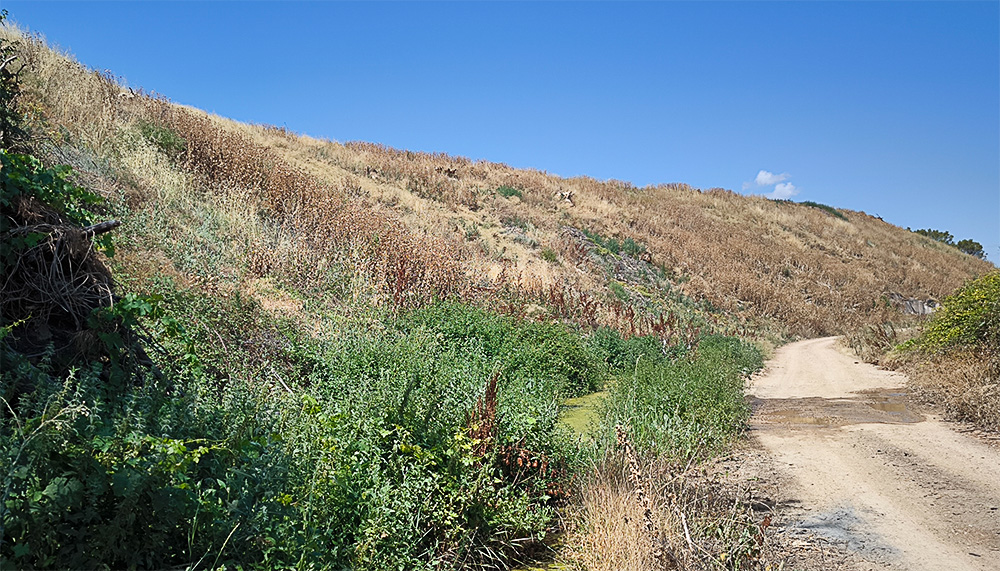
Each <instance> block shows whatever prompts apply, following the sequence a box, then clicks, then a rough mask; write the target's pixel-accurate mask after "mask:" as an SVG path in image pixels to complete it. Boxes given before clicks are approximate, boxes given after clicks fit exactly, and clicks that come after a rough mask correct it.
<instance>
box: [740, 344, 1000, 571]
mask: <svg viewBox="0 0 1000 571" xmlns="http://www.w3.org/2000/svg"><path fill="white" fill-rule="evenodd" d="M905 385H906V377H905V376H903V375H900V374H898V373H892V372H889V371H884V370H880V369H878V368H876V367H874V366H872V365H868V364H865V363H860V362H858V360H857V359H856V358H854V357H852V356H851V355H850V354H849V353H848V352H847V351H846V350H844V349H843V348H841V347H839V345H838V344H837V339H836V338H832V337H830V338H824V339H810V340H807V341H801V342H798V343H792V344H790V345H787V346H784V347H782V348H780V349H779V350H778V352H777V354H776V356H775V358H774V359H773V360H772V361H771V362H770V363H769V364H768V367H767V369H766V370H765V371H764V373H763V374H761V375H760V376H758V377H757V378H756V379H755V381H754V383H753V384H752V386H751V388H750V393H751V395H752V397H753V402H754V409H755V412H754V417H753V420H752V421H751V439H750V443H749V445H748V447H747V448H746V449H745V450H743V451H741V452H739V453H737V454H736V455H734V456H733V457H731V458H730V459H729V460H728V462H729V463H730V464H729V465H728V466H726V467H727V469H729V470H732V471H733V472H734V473H735V474H737V476H738V477H740V478H743V479H744V480H747V481H750V482H751V483H753V484H754V485H755V486H757V487H759V489H760V490H762V491H761V492H760V494H761V496H762V501H763V502H765V503H767V504H768V505H772V506H774V510H775V511H774V522H775V523H774V526H773V530H772V532H773V534H774V536H775V537H776V539H775V541H776V542H777V543H780V544H782V545H783V546H784V547H785V548H786V549H788V548H789V547H791V548H792V549H790V550H789V551H788V553H790V554H789V555H788V556H787V558H786V561H785V562H786V567H785V568H786V569H815V568H823V569H908V570H943V569H948V570H954V571H960V570H977V571H985V570H1000V446H998V445H997V442H996V441H995V440H992V441H991V440H990V439H989V438H985V437H982V436H977V435H975V434H971V433H969V432H968V431H964V432H963V431H961V428H962V427H961V426H958V425H955V424H952V423H945V422H942V421H941V420H939V419H938V418H937V417H936V416H935V415H933V414H928V413H926V412H924V413H921V411H919V410H916V409H914V408H913V405H912V404H911V403H910V401H909V400H908V398H907V396H906V389H905ZM725 463H726V461H725V460H724V461H723V464H725ZM795 546H800V547H801V549H800V550H799V551H800V553H795V549H794V548H795Z"/></svg>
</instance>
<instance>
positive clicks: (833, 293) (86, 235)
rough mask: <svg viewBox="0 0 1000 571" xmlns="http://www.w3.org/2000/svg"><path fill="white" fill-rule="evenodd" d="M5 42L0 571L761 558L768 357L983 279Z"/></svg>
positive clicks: (954, 261)
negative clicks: (179, 92) (734, 454)
mask: <svg viewBox="0 0 1000 571" xmlns="http://www.w3.org/2000/svg"><path fill="white" fill-rule="evenodd" d="M0 51H2V52H3V54H4V55H5V57H4V58H3V61H7V63H6V64H5V65H4V68H3V69H2V70H0V71H2V72H3V76H2V78H0V79H2V88H3V91H2V95H3V98H4V100H3V109H4V114H3V115H2V116H0V120H2V121H3V122H4V123H3V125H2V127H3V129H2V133H3V150H2V151H0V153H2V154H0V157H2V161H3V162H2V169H0V224H2V226H0V235H2V238H3V241H2V243H0V244H2V248H0V263H2V267H0V274H2V275H0V284H2V287H3V288H4V289H3V292H2V293H3V298H2V301H0V309H2V313H0V360H2V362H0V397H2V399H0V457H2V458H3V462H2V463H0V477H2V478H3V480H2V486H3V487H2V492H0V493H2V494H3V497H2V501H0V563H2V566H11V567H14V568H67V567H70V568H172V567H176V568H181V567H183V568H191V569H197V568H222V567H225V568H244V569H250V568H293V567H294V568H300V569H309V568H351V569H461V568H507V567H508V566H510V565H513V564H515V563H518V562H524V561H531V560H535V559H546V558H548V559H552V558H556V559H560V560H562V561H563V562H566V563H568V564H573V565H576V566H578V567H582V568H590V569H600V568H608V569H612V568H614V569H648V568H650V567H652V566H660V567H663V568H678V569H753V568H766V567H767V565H768V560H767V556H766V541H765V532H766V528H767V525H768V520H766V518H761V517H760V516H759V515H758V514H755V513H754V512H753V511H752V510H751V509H750V508H749V507H748V506H747V504H746V503H745V502H743V501H741V499H740V498H739V497H734V496H733V495H732V494H730V493H729V492H725V491H723V490H720V489H717V488H716V487H715V486H713V485H712V484H710V483H708V482H705V481H704V479H701V478H699V477H698V476H697V474H698V467H699V463H700V462H702V461H704V460H705V459H706V458H710V457H711V456H712V455H713V454H717V453H718V452H719V451H722V450H725V448H726V446H728V445H729V444H730V443H731V442H732V441H733V440H734V439H735V438H736V437H737V436H738V435H739V434H740V432H741V430H742V429H743V428H744V426H745V422H746V419H747V417H748V414H749V410H748V408H747V404H746V402H745V401H744V397H743V387H744V383H745V382H746V379H747V377H748V376H749V375H750V374H752V373H753V372H754V371H755V370H757V369H758V368H760V366H761V363H762V356H761V352H760V350H759V349H758V348H757V347H758V346H760V345H765V346H766V345H767V344H768V343H777V342H780V341H781V339H783V338H784V336H787V335H790V334H796V335H807V334H815V333H821V332H832V331H839V330H842V328H843V327H845V326H846V324H845V323H842V321H844V320H843V319H842V318H843V312H844V308H845V307H854V306H857V308H856V309H855V310H854V312H853V313H851V314H850V315H851V317H850V319H848V321H850V320H859V321H860V320H862V319H866V318H870V317H871V316H882V313H881V312H882V311H884V308H880V307H877V306H876V305H875V304H874V303H873V302H872V301H871V299H870V294H871V292H872V291H876V290H877V291H883V290H885V289H886V288H889V287H892V288H896V289H900V290H902V291H904V292H908V293H909V292H912V295H916V294H924V293H927V291H926V290H928V289H929V290H930V291H929V293H930V294H934V295H937V293H936V292H939V291H945V290H947V288H949V287H953V286H952V285H951V284H952V282H954V281H955V280H960V279H961V277H963V276H968V275H973V274H976V273H981V271H980V270H981V269H982V265H981V264H983V263H982V262H980V261H978V260H973V259H969V258H968V257H967V256H957V255H955V254H954V253H952V252H947V251H945V250H938V249H934V248H930V249H928V248H927V247H926V245H924V244H922V243H920V244H917V243H915V242H914V241H913V240H912V239H911V238H910V237H909V234H908V233H906V232H904V231H902V230H900V229H896V228H892V227H889V226H888V225H886V224H884V223H877V222H873V221H872V220H869V219H868V217H865V216H862V215H853V214H852V215H851V216H850V221H846V220H840V219H833V218H832V217H831V216H829V215H828V214H826V213H824V212H821V211H817V210H816V209H814V208H809V209H806V208H803V209H795V212H793V213H789V212H785V211H784V210H781V211H779V207H778V206H776V205H772V204H770V203H768V202H767V201H765V200H763V199H760V200H758V199H748V198H742V197H737V196H735V195H733V194H732V193H726V192H722V191H711V192H705V193H702V192H700V191H696V190H694V189H691V188H688V187H684V186H679V185H668V186H662V187H655V188H647V189H639V188H636V187H634V186H632V185H629V184H628V183H621V182H617V181H610V182H606V183H602V182H598V181H594V180H591V179H569V180H566V179H559V178H557V177H553V176H550V175H547V174H545V173H540V172H537V171H518V170H515V169H511V168H509V167H507V166H505V165H497V164H492V163H485V162H472V161H468V160H466V159H461V158H453V157H448V156H445V155H438V154H435V155H429V154H421V153H410V152H405V151H396V150H393V149H388V148H385V147H382V146H379V145H373V144H368V143H348V144H344V145H341V144H338V143H332V142H327V141H315V140H310V139H307V138H302V137H297V136H295V135H294V134H292V133H289V132H287V131H286V130H283V129H278V128H274V127H268V126H248V125H241V124H237V123H233V122H230V121H228V120H225V119H222V118H219V117H214V116H210V115H207V114H204V113H202V112H200V111H196V110H192V109H188V108H183V107H180V106H177V105H174V104H172V103H170V102H169V101H167V100H165V99H163V98H158V97H152V96H149V95H148V94H145V93H142V92H136V91H133V90H131V89H128V88H126V87H124V84H123V82H122V81H121V80H120V79H118V78H115V77H112V76H110V75H108V74H101V73H97V72H95V71H92V70H89V69H87V68H85V67H83V66H81V65H79V64H77V63H76V62H74V61H73V60H72V59H70V58H68V57H66V56H64V55H61V54H58V53H55V52H53V51H52V50H50V49H48V48H47V47H46V46H45V45H44V43H43V42H42V41H41V40H40V39H39V38H37V37H32V36H29V35H27V34H25V33H22V32H20V31H18V30H16V29H14V28H13V27H10V26H7V25H6V24H5V25H4V26H3V28H2V30H0ZM12 56H16V57H12ZM567 188H568V189H570V191H572V193H573V194H572V195H573V196H574V197H575V198H574V199H573V201H566V200H561V199H560V198H559V193H560V192H562V193H567V192H570V191H567V190H565V189H567ZM566 196H569V194H566ZM800 210H801V211H802V212H799V211H800ZM749 221H753V224H749V223H748V222H749ZM831 224H833V225H834V226H831ZM845 236H846V238H845ZM871 240H876V241H878V242H879V246H878V247H875V246H874V244H873V245H871V246H870V245H868V244H869V243H871ZM883 250H884V251H885V252H889V253H888V254H883V253H882V251H883ZM917 254H920V256H917ZM883 256H885V257H887V259H892V260H894V261H893V262H892V264H891V265H890V266H889V269H883V268H882V267H881V266H880V264H881V263H882V261H884V260H883ZM918 258H919V259H918ZM914 260H916V261H914ZM977 264H980V265H977ZM868 270H871V271H868ZM889 284H892V285H889ZM956 285H957V284H956ZM862 301H864V303H861V302H862ZM869 306H871V307H869ZM750 337H754V338H755V340H754V341H753V342H751V341H749V340H747V338H750ZM585 395H591V397H592V403H593V407H592V414H591V415H590V422H589V423H585V425H584V426H583V427H570V426H568V425H567V424H566V423H565V422H563V421H562V418H563V415H562V413H563V412H564V411H565V409H566V408H567V406H566V404H565V403H566V401H567V399H572V398H576V397H582V396H585ZM594 395H596V396H594ZM622 513H626V514H629V515H628V517H627V518H626V519H622V518H621V514H622ZM630 538H631V539H630ZM633 539H635V540H634V541H633ZM556 544H559V545H562V546H563V547H562V548H561V549H560V550H559V551H558V553H554V552H553V546H554V545H556ZM615 562H617V563H615ZM609 565H610V566H609Z"/></svg>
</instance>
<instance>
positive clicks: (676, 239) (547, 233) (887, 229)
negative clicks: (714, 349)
mask: <svg viewBox="0 0 1000 571" xmlns="http://www.w3.org/2000/svg"><path fill="white" fill-rule="evenodd" d="M30 57H31V67H32V68H33V71H34V73H33V74H32V75H31V79H30V81H29V85H30V90H29V92H30V94H31V95H30V97H29V99H30V101H31V103H30V105H31V106H33V107H32V110H33V113H32V115H31V116H32V117H33V120H34V121H36V122H37V125H36V128H35V131H36V132H39V133H46V134H45V135H43V137H44V138H45V139H47V140H48V141H50V142H49V143H48V144H46V145H43V148H44V149H45V152H46V153H48V154H49V155H51V157H52V159H54V160H56V161H57V162H65V163H67V164H70V165H71V166H73V167H75V168H76V169H77V171H78V172H80V173H81V175H82V176H83V177H84V181H85V182H89V181H90V180H93V181H94V184H92V185H91V186H93V187H95V188H98V189H102V188H103V189H105V194H109V195H113V194H114V193H115V192H117V193H119V194H124V195H126V198H127V199H128V200H129V201H130V203H131V204H133V205H137V206H138V205H148V206H149V207H152V208H155V209H156V210H162V208H163V207H164V206H167V207H170V206H176V207H178V208H181V209H182V210H185V209H186V210H187V212H185V213H184V214H183V215H184V216H190V217H192V219H191V220H190V222H192V223H194V222H197V226H199V227H201V228H202V229H204V227H205V225H206V224H210V223H216V224H223V223H225V226H226V232H227V233H229V234H230V235H229V236H228V237H227V241H228V243H229V244H233V243H237V242H238V243H240V247H239V252H218V253H224V254H225V256H229V259H227V260H226V265H227V267H224V268H219V267H213V266H215V262H214V261H212V262H210V261H209V260H207V259H204V257H205V253H200V254H197V255H195V256H194V257H193V258H192V257H191V256H190V255H189V256H186V257H185V259H184V261H183V262H181V261H179V260H178V259H177V256H176V255H171V254H170V253H169V252H163V251H160V252H158V253H157V254H158V255H157V256H156V257H160V256H161V255H162V256H163V257H165V260H164V263H169V265H170V266H172V267H171V270H175V271H178V272H180V273H181V274H183V275H185V276H187V277H189V278H195V277H200V278H203V279H207V278H211V279H212V280H213V281H216V282H222V283H226V284H228V285H229V286H231V287H234V288H237V289H240V290H244V291H249V290H254V291H257V290H259V289H260V288H259V287H257V286H255V285H254V280H255V279H261V278H263V277H264V275H265V274H271V275H283V274H284V273H285V272H284V271H283V270H288V269H291V268H295V269H296V271H294V272H291V273H292V274H294V276H289V279H293V280H294V281H296V282H297V283H296V284H294V287H295V289H296V290H299V291H300V292H302V293H305V292H306V291H307V290H309V289H310V288H316V287H323V286H321V285H320V283H321V282H322V281H323V280H324V278H323V277H322V276H320V275H319V273H321V272H322V270H320V269H316V268H318V267H320V266H323V264H330V263H332V262H333V260H334V259H336V260H337V263H347V264H358V263H360V264H362V265H365V264H367V265H369V266H370V265H371V264H372V263H374V259H367V260H359V258H358V256H357V255H356V251H357V249H358V248H361V249H367V251H368V252H369V253H373V254H374V257H375V258H377V260H378V261H377V263H375V266H377V268H374V269H375V273H377V274H378V277H377V278H374V279H372V280H371V283H369V284H367V286H369V287H371V288H373V292H375V293H376V295H381V296H383V297H385V298H390V297H393V296H395V298H396V301H397V302H398V301H401V300H402V296H403V295H404V294H403V292H402V291H393V288H396V289H399V288H402V287H404V286H410V285H412V286H416V290H419V292H418V291H409V292H407V293H406V294H405V295H406V296H421V295H428V294H429V293H430V292H431V291H432V290H433V291H437V292H439V293H452V292H456V293H458V294H459V295H460V296H462V297H465V298H470V299H471V298H481V297H483V294H484V292H487V291H493V290H495V289H497V288H501V289H504V288H508V289H509V288H517V289H521V290H524V291H527V292H530V296H533V297H535V298H539V299H540V300H545V299H547V298H551V297H552V294H553V292H554V291H555V290H554V289H553V288H558V289H561V290H563V291H564V293H561V294H560V295H561V296H562V297H564V298H566V301H565V303H568V304H570V305H573V306H575V307H566V308H564V310H565V311H564V313H566V314H567V315H569V314H572V315H574V316H575V317H577V318H586V319H593V320H596V321H599V322H606V323H609V324H611V323H617V322H621V321H622V320H623V319H624V317H623V315H622V314H623V312H624V313H628V312H630V311H632V310H633V309H634V310H635V311H636V312H638V313H639V314H641V315H652V316H655V318H656V319H658V318H659V315H660V314H661V313H662V312H670V311H672V310H676V309H677V308H678V307H679V306H685V307H686V309H687V310H688V313H690V312H691V311H694V312H695V313H697V314H699V315H703V314H705V313H714V314H716V316H715V317H713V318H712V319H713V320H716V321H727V322H729V324H730V325H734V326H735V324H740V325H751V326H755V327H760V326H762V325H765V324H766V325H767V327H768V328H769V329H773V330H774V332H776V333H785V334H793V335H799V336H815V335H822V334H834V333H844V332H845V330H846V329H847V328H850V327H853V326H856V325H857V324H859V323H864V322H866V321H867V320H868V319H869V318H870V317H871V316H872V315H873V314H874V313H878V312H879V311H881V309H880V307H879V306H880V304H881V301H880V300H881V298H882V296H883V295H884V294H887V293H889V292H896V293H899V294H902V295H903V296H904V297H915V298H920V299H927V298H933V299H939V298H941V297H942V296H944V295H946V294H948V293H949V292H951V291H953V290H954V289H955V288H956V287H958V286H959V285H961V284H962V283H963V282H964V281H965V280H967V279H969V278H971V277H973V276H976V275H980V274H982V273H984V272H986V271H987V270H989V269H990V268H992V265H991V264H989V263H987V262H984V261H981V260H978V259H976V258H973V257H971V256H967V255H964V254H961V253H959V252H958V251H956V250H955V249H953V248H949V247H947V246H944V245H942V244H939V243H937V242H934V241H932V240H930V239H928V238H925V237H923V236H920V235H918V234H915V233H912V232H909V231H907V230H904V229H902V228H899V227H896V226H893V225H891V224H888V223H886V222H883V221H882V220H880V219H877V218H874V217H872V216H869V215H867V214H865V213H862V212H853V211H846V210H839V211H832V209H831V211H826V210H822V209H819V208H814V207H810V206H804V205H799V204H794V203H787V202H776V201H771V200H767V199H765V198H761V197H747V196H740V195H737V194H734V193H732V192H729V191H725V190H719V189H712V190H708V191H701V190H697V189H693V188H690V187H688V186H686V185H683V184H669V185H659V186H655V187H646V188H638V187H635V186H633V185H631V184H629V183H627V182H621V181H604V182H602V181H597V180H593V179H589V178H570V179H566V178H560V177H557V176H553V175H548V174H546V173H544V172H539V171H533V170H519V169H514V168H510V167H508V166H506V165H503V164H498V163H490V162H486V161H471V160H468V159H465V158H461V157H450V156H447V155H444V154H426V153H413V152H408V151H400V150H394V149H390V148H386V147H384V146H381V145H378V144H371V143H354V142H352V143H346V144H340V143H336V142H331V141H320V140H316V139H312V138H309V137H302V136H296V135H294V134H292V133H289V132H287V131H284V130H282V129H276V128H273V127H268V126H253V125H243V124H239V123H236V122H233V121H229V120H226V119H223V118H219V117H214V116H208V115H206V114H205V113H203V112H201V111H198V110H195V109H190V108H185V107H181V106H177V105H174V104H171V103H169V102H168V101H166V100H164V99H159V98H151V97H147V96H144V95H134V94H133V93H131V92H130V91H128V90H125V89H123V88H121V87H119V85H118V83H117V82H116V80H115V78H113V77H105V76H101V75H100V74H96V73H94V72H91V71H89V70H86V69H84V68H82V67H80V66H79V65H77V64H75V63H72V62H71V61H70V60H66V59H65V58H63V57H62V56H59V55H56V54H53V53H51V52H48V51H46V50H44V49H38V48H36V50H35V51H33V52H32V54H31V56H30ZM88 177H89V178H88ZM140 210H142V209H140ZM139 218H141V217H137V218H136V220H138V219H139ZM210 219H214V220H210ZM125 223H126V224H128V223H129V221H128V220H126V221H125ZM178 225H179V226H181V227H179V228H176V229H175V230H176V231H179V232H182V233H183V232H194V231H196V229H195V228H194V227H193V226H194V225H193V224H187V225H183V224H178ZM185 226H186V227H185ZM376 234H380V236H379V238H378V239H377V240H375V243H373V242H372V240H371V238H372V236H374V235H376ZM178 238H180V236H178ZM191 238H192V239H193V238H195V237H191ZM179 241H180V242H186V241H187V240H179ZM362 242H364V244H362ZM609 242H612V243H609ZM347 244H350V246H347ZM622 246H624V249H622ZM220 247H222V248H223V249H225V246H224V245H222V246H220ZM158 249H159V248H158ZM348 251H355V255H353V258H352V257H351V256H352V255H349V254H348V253H347V252H348ZM135 253H136V254H138V253H139V250H138V249H137V250H136V251H135ZM247 253H249V255H246V254H247ZM629 254H631V255H629ZM225 256H224V257H225ZM139 257H142V258H148V256H139ZM239 258H242V259H239ZM346 258H351V261H347V259H346ZM306 267H311V268H310V271H308V272H301V271H298V270H301V269H302V268H306ZM265 268H266V269H265ZM355 269H357V268H355ZM371 269H372V267H368V268H366V269H365V271H364V272H363V273H368V274H370V273H371V272H370V271H369V270H371ZM403 274H405V275H406V277H405V278H404V277H402V276H403ZM410 281H412V283H409V282H410ZM404 282H407V283H404ZM290 285H291V284H290ZM355 287H357V284H355ZM327 289H329V288H327ZM357 294H358V292H357V291H355V292H353V294H352V295H357ZM488 297H490V298H491V299H495V297H493V296H492V294H490V295H489V296H488ZM682 301H683V302H684V303H681V302H682ZM275 303H277V302H275ZM588 303H590V304H593V305H594V308H591V307H589V306H587V304H588ZM685 304H686V305H685ZM623 306H627V307H628V309H626V308H625V307H623ZM692 308H694V309H692ZM591 314H593V315H591ZM719 314H725V315H726V317H722V316H721V315H719ZM699 321H700V320H699ZM619 325H620V323H619ZM640 328H641V327H640ZM646 328H647V329H648V326H647V327H646Z"/></svg>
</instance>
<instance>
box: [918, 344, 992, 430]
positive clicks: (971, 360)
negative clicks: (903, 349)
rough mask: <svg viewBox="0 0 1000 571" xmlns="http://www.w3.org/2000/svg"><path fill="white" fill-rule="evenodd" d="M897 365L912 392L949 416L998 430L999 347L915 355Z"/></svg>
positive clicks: (984, 427) (986, 428)
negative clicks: (932, 354) (907, 380)
mask: <svg viewBox="0 0 1000 571" xmlns="http://www.w3.org/2000/svg"><path fill="white" fill-rule="evenodd" d="M901 368H902V369H903V370H904V371H905V372H906V373H907V375H908V376H909V378H910V382H909V384H908V386H909V387H910V388H911V389H912V390H913V391H914V393H915V394H916V395H917V396H918V397H919V398H921V399H922V400H924V401H925V402H927V403H930V404H934V405H937V406H940V407H942V408H943V409H944V411H945V412H946V414H947V415H948V417H949V418H951V419H954V420H959V421H962V422H968V423H971V424H974V425H976V426H978V427H979V428H982V429H985V430H989V431H992V432H996V433H1000V348H993V349H992V350H990V349H986V350H979V351H962V352H951V353H946V354H941V355H935V356H931V357H923V356H918V357H915V358H912V359H911V360H909V361H908V362H906V363H904V364H903V365H902V367H901Z"/></svg>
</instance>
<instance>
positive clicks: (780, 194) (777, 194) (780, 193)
mask: <svg viewBox="0 0 1000 571" xmlns="http://www.w3.org/2000/svg"><path fill="white" fill-rule="evenodd" d="M798 193H799V189H798V188H796V187H795V185H794V184H792V183H790V182H782V183H779V184H776V185H774V192H772V193H771V194H769V195H768V197H769V198H776V199H779V200H788V199H789V198H791V197H793V196H795V195H796V194H798Z"/></svg>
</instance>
